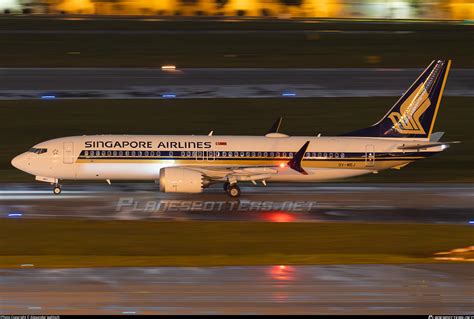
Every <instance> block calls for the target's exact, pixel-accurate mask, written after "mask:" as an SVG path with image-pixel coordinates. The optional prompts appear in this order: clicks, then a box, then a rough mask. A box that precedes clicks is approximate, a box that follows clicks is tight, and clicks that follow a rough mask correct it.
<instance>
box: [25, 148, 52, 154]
mask: <svg viewBox="0 0 474 319" xmlns="http://www.w3.org/2000/svg"><path fill="white" fill-rule="evenodd" d="M29 151H30V152H32V153H35V154H43V153H46V152H47V151H48V149H47V148H36V147H32V148H30V150H29Z"/></svg>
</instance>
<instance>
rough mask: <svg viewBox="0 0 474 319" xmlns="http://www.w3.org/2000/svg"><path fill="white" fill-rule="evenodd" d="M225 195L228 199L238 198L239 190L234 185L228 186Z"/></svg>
mask: <svg viewBox="0 0 474 319" xmlns="http://www.w3.org/2000/svg"><path fill="white" fill-rule="evenodd" d="M227 194H229V196H230V197H239V196H240V188H239V186H237V185H236V184H234V185H229V187H228V189H227Z"/></svg>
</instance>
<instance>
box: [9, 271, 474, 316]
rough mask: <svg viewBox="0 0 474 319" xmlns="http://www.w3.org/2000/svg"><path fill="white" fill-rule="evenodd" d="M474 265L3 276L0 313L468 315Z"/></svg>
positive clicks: (472, 307) (473, 297) (473, 292)
mask: <svg viewBox="0 0 474 319" xmlns="http://www.w3.org/2000/svg"><path fill="white" fill-rule="evenodd" d="M473 283H474V276H473V274H472V265H467V264H425V265H320V266H285V265H275V266H258V267H201V268H197V267H196V268H191V267H190V268H174V267H162V268H98V269H92V268H82V269H0V313H2V314H4V315H5V314H38V315H39V314H85V313H94V314H396V315H400V314H423V315H427V314H433V315H436V314H449V315H455V314H457V315H460V314H472V313H474V304H473V303H472V300H474V290H473V289H472V284H473Z"/></svg>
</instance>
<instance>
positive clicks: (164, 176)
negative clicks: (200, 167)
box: [160, 167, 209, 193]
mask: <svg viewBox="0 0 474 319" xmlns="http://www.w3.org/2000/svg"><path fill="white" fill-rule="evenodd" d="M208 185H209V182H208V181H207V180H206V179H204V176H203V175H202V174H201V173H200V172H198V171H195V170H192V169H187V168H180V167H165V168H162V169H161V170H160V191H162V192H165V193H201V192H202V190H203V189H204V188H205V187H207V186H208Z"/></svg>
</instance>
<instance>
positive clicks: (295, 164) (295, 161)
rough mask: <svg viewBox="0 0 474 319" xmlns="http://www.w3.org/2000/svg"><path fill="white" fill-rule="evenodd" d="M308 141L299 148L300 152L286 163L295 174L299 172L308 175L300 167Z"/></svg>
mask: <svg viewBox="0 0 474 319" xmlns="http://www.w3.org/2000/svg"><path fill="white" fill-rule="evenodd" d="M308 145H309V141H307V142H306V143H304V145H303V146H302V147H301V148H300V150H299V151H298V152H297V153H296V154H295V155H294V156H293V158H292V159H291V160H290V161H289V162H288V163H287V165H288V166H289V167H291V168H292V169H294V170H295V171H297V172H300V173H301V174H303V175H308V172H306V171H305V170H304V169H303V168H302V167H301V161H302V160H303V157H304V154H305V153H306V149H307V148H308Z"/></svg>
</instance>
